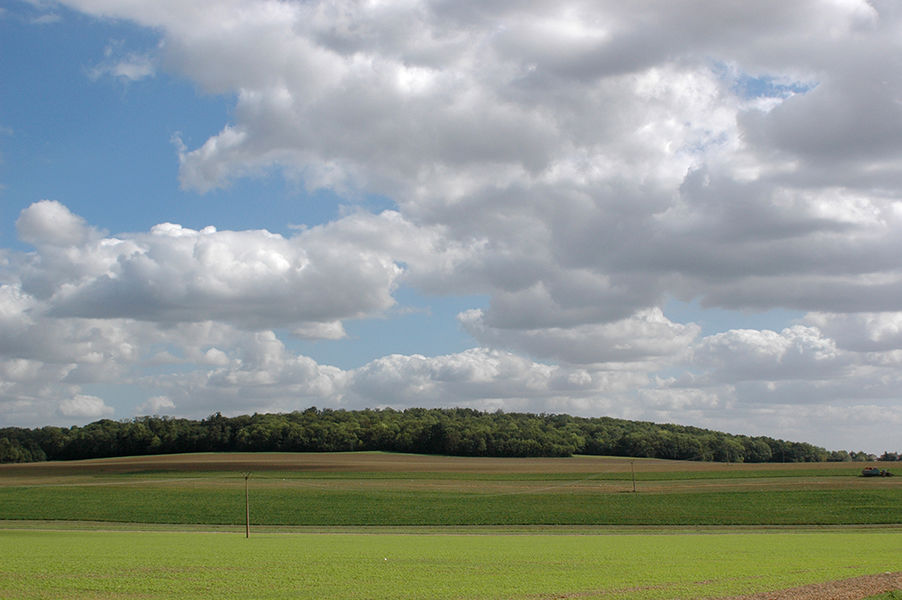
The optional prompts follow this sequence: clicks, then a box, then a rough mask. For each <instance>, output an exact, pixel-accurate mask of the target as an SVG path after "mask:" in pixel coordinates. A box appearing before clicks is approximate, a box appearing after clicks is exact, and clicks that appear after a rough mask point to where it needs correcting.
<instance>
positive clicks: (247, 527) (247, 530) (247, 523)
mask: <svg viewBox="0 0 902 600" xmlns="http://www.w3.org/2000/svg"><path fill="white" fill-rule="evenodd" d="M250 476H251V474H250V473H245V474H244V537H246V538H249V537H251V503H250V496H248V493H247V480H248V478H250Z"/></svg>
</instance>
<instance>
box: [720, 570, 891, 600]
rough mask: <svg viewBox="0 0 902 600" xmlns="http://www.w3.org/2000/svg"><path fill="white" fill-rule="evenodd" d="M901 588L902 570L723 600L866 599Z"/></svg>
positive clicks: (724, 599)
mask: <svg viewBox="0 0 902 600" xmlns="http://www.w3.org/2000/svg"><path fill="white" fill-rule="evenodd" d="M900 589H902V571H897V572H895V573H880V574H878V575H863V576H861V577H853V578H851V579H841V580H839V581H827V582H825V583H814V584H811V585H804V586H801V587H795V588H790V589H787V590H777V591H774V592H762V593H760V594H752V595H750V596H730V597H729V598H723V599H721V600H862V598H868V597H869V596H875V595H877V594H882V593H884V592H890V591H893V590H900Z"/></svg>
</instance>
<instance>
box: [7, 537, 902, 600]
mask: <svg viewBox="0 0 902 600" xmlns="http://www.w3.org/2000/svg"><path fill="white" fill-rule="evenodd" d="M899 541H900V535H899V534H898V533H881V532H873V533H860V532H849V533H845V532H829V533H768V534H764V533H745V534H723V533H720V534H691V535H686V534H683V535H646V534H631V535H533V534H527V535H461V534H456V535H435V534H423V535H411V534H407V535H394V534H380V535H367V534H329V535H323V534H263V535H252V536H251V538H250V539H245V538H244V537H243V535H240V534H225V533H184V532H99V531H55V532H54V531H0V544H2V546H3V547H4V548H5V549H6V552H4V559H3V562H2V566H0V597H2V598H8V599H22V598H57V599H61V600H64V599H74V598H79V599H80V598H148V597H150V598H179V599H193V598H236V599H247V598H259V599H266V598H299V599H305V598H310V599H323V598H345V599H364V598H366V599H373V600H376V599H389V598H410V599H414V598H422V599H424V600H425V599H434V600H439V599H445V598H447V599H452V598H468V599H474V600H475V599H501V598H508V599H524V600H526V599H535V598H561V597H579V598H590V599H591V598H637V599H639V598H641V599H659V598H660V599H663V598H687V599H688V598H699V597H718V596H728V595H735V594H743V593H749V592H757V591H764V590H772V589H781V588H786V587H792V586H796V585H800V584H805V583H811V582H817V581H824V580H829V579H831V578H835V577H845V576H849V577H851V576H853V575H858V574H862V573H869V572H882V571H887V570H890V569H898V566H899V565H900V564H902V545H900V544H899Z"/></svg>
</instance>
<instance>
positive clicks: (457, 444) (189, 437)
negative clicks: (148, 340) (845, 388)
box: [0, 408, 898, 462]
mask: <svg viewBox="0 0 902 600" xmlns="http://www.w3.org/2000/svg"><path fill="white" fill-rule="evenodd" d="M351 450H385V451H391V452H413V453H421V454H447V455H457V456H570V455H572V454H596V455H608V456H632V457H648V458H670V459H683V460H700V461H721V462H819V461H849V460H868V459H873V458H874V457H873V456H869V455H867V454H865V453H863V452H852V453H849V452H847V451H844V450H840V451H832V452H828V451H827V450H825V449H823V448H819V447H817V446H813V445H811V444H807V443H803V442H787V441H783V440H777V439H772V438H769V437H749V436H744V435H731V434H728V433H721V432H718V431H711V430H707V429H700V428H698V427H687V426H682V425H658V424H655V423H648V422H640V421H627V420H623V419H614V418H610V417H600V418H581V417H572V416H569V415H549V414H538V415H536V414H524V413H503V412H500V411H499V412H494V413H486V412H479V411H476V410H472V409H463V408H455V409H424V408H411V409H407V410H403V411H398V410H392V409H390V408H386V409H381V410H359V411H348V410H329V409H324V410H318V409H316V408H309V409H307V410H305V411H295V412H292V413H287V414H254V415H242V416H238V417H224V416H222V415H221V414H219V413H216V414H214V415H212V416H210V417H208V418H206V419H203V420H200V421H196V420H190V419H176V418H170V417H157V416H154V417H138V418H135V419H132V420H128V421H113V420H109V419H103V420H100V421H96V422H94V423H91V424H89V425H85V426H84V427H40V428H36V429H24V428H18V427H9V428H5V429H0V462H32V461H44V460H73V459H81V458H101V457H110V456H132V455H139V454H172V453H181V452H232V451H241V452H341V451H351ZM881 458H882V459H886V460H896V459H897V458H898V457H897V456H896V455H895V454H889V453H888V454H885V455H884V456H883V457H881Z"/></svg>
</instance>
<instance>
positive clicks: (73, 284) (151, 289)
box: [17, 201, 402, 338]
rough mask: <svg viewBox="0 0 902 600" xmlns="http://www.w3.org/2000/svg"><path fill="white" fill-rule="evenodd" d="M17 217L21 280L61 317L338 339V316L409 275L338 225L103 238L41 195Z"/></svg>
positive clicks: (384, 295)
mask: <svg viewBox="0 0 902 600" xmlns="http://www.w3.org/2000/svg"><path fill="white" fill-rule="evenodd" d="M387 219H388V220H389V221H390V220H391V217H387ZM374 221H375V223H376V226H377V228H378V224H379V217H374ZM17 226H18V229H19V233H20V236H21V237H22V239H23V240H24V241H27V242H29V243H32V244H34V245H35V246H36V252H34V253H32V254H30V255H29V256H27V257H26V258H25V259H24V264H23V265H22V267H21V270H20V272H19V273H18V276H19V278H20V284H19V289H21V290H22V291H23V292H25V293H26V294H29V295H31V296H32V297H34V298H37V299H41V300H43V301H45V302H46V311H47V313H48V314H50V315H53V316H56V317H79V318H103V319H110V318H127V319H136V320H145V321H156V322H169V323H176V322H197V321H204V320H211V319H212V320H220V321H226V322H232V323H236V324H240V325H243V326H246V327H252V328H253V327H267V326H269V327H272V326H288V325H292V324H296V325H297V326H298V328H299V331H305V332H307V333H308V334H312V335H315V334H316V333H317V331H318V332H320V333H322V334H323V335H325V336H326V337H330V338H334V337H335V336H336V335H337V333H338V332H339V331H340V330H339V329H337V326H336V324H335V323H336V322H337V321H339V320H341V319H346V318H359V317H363V316H367V315H376V314H379V313H380V312H382V311H384V310H386V309H388V308H390V307H391V306H392V305H393V304H394V299H393V298H392V290H393V289H394V286H395V285H396V283H395V282H396V279H397V278H398V277H399V276H400V275H401V273H402V268H401V267H400V266H399V265H398V264H397V263H396V262H395V260H394V259H393V256H392V255H391V254H389V253H387V252H386V251H384V250H383V249H380V248H378V247H377V248H373V247H369V246H367V245H365V244H362V243H358V241H356V240H355V239H353V238H352V237H351V236H347V235H345V232H344V231H343V224H342V223H337V224H333V225H327V226H324V227H318V228H313V229H311V230H305V231H302V232H301V233H299V234H298V235H297V236H295V237H293V238H290V239H286V238H284V237H282V236H280V235H276V234H272V233H269V232H267V231H217V230H216V229H215V228H213V227H207V228H204V229H203V230H200V231H195V230H192V229H187V228H184V227H181V226H180V225H176V224H172V223H163V224H160V225H156V226H154V227H153V228H152V229H151V231H150V232H148V233H144V234H137V235H129V236H120V237H104V236H101V235H100V234H99V232H97V231H96V230H94V229H92V228H90V227H88V226H87V225H86V224H85V223H84V221H83V219H81V218H80V217H78V216H76V215H73V214H72V213H71V212H70V211H69V210H68V209H67V208H66V207H65V206H63V205H61V204H59V203H57V202H51V201H42V202H39V203H36V204H33V205H32V206H30V207H28V208H26V209H25V210H24V211H22V215H21V216H20V217H19V220H18V221H17Z"/></svg>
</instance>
